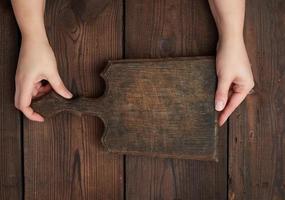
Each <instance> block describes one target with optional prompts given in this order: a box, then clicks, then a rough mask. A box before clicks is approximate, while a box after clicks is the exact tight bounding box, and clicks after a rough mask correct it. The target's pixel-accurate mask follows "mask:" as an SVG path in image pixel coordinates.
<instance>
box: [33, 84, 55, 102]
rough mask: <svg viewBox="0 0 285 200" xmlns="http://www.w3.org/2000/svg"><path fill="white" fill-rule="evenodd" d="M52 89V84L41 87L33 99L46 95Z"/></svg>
mask: <svg viewBox="0 0 285 200" xmlns="http://www.w3.org/2000/svg"><path fill="white" fill-rule="evenodd" d="M50 90H51V86H50V84H48V85H44V86H42V87H40V88H39V89H38V91H37V94H36V95H35V96H34V97H33V99H38V98H40V97H42V96H44V95H46V94H47V93H49V92H50Z"/></svg>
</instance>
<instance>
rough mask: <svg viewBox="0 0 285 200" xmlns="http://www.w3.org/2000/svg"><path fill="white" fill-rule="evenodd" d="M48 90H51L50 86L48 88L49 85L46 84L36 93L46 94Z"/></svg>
mask: <svg viewBox="0 0 285 200" xmlns="http://www.w3.org/2000/svg"><path fill="white" fill-rule="evenodd" d="M50 90H51V86H50V84H47V85H43V86H41V87H40V88H39V89H38V92H41V93H48V92H49V91H50Z"/></svg>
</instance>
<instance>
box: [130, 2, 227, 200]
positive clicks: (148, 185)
mask: <svg viewBox="0 0 285 200" xmlns="http://www.w3.org/2000/svg"><path fill="white" fill-rule="evenodd" d="M125 30H126V33H125V47H126V49H125V55H126V58H157V57H176V56H196V55H198V56H202V55H207V56H209V55H214V54H215V47H216V42H217V32H216V28H215V24H214V21H213V19H212V16H211V13H210V9H209V7H208V2H207V1H206V0H205V1H195V0H192V1H189V0H183V1H175V0H136V1H133V0H127V1H126V27H125ZM189 84H191V83H189ZM218 135H219V136H220V140H219V149H218V150H219V153H220V155H221V159H220V161H219V162H218V163H215V162H203V161H192V160H178V159H154V158H145V157H139V156H127V157H126V199H143V200H144V199H202V200H203V199H205V200H208V199H218V200H221V199H226V198H227V162H226V158H227V155H226V151H227V150H226V148H227V145H226V143H227V142H226V141H227V138H226V126H224V128H223V129H220V130H219V132H218Z"/></svg>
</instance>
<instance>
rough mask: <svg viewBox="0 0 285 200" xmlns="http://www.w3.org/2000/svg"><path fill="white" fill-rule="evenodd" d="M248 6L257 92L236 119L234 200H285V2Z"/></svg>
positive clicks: (231, 186) (233, 126)
mask: <svg viewBox="0 0 285 200" xmlns="http://www.w3.org/2000/svg"><path fill="white" fill-rule="evenodd" d="M246 2H247V5H246V7H247V9H246V21H245V42H246V46H247V49H248V53H249V57H250V61H251V64H252V68H253V72H254V77H255V85H256V86H255V88H254V91H255V92H254V93H252V94H251V95H249V96H248V97H247V99H246V101H245V102H244V103H243V104H242V105H241V106H240V107H239V109H238V110H237V111H236V112H235V113H234V114H233V115H232V116H231V118H230V130H229V131H230V136H231V137H230V140H229V141H230V143H229V144H230V146H229V153H230V155H229V180H230V181H229V199H231V200H253V199H254V200H257V199H258V200H269V199H270V200H271V199H272V200H284V199H285V148H284V147H285V34H284V33H285V1H284V0H270V1H265V0H262V1H260V0H251V1H246Z"/></svg>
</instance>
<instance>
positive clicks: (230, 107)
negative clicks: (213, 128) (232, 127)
mask: <svg viewBox="0 0 285 200" xmlns="http://www.w3.org/2000/svg"><path fill="white" fill-rule="evenodd" d="M247 94H248V92H240V93H233V95H232V96H231V97H230V100H229V102H228V104H227V106H226V107H225V109H224V110H223V112H222V113H221V114H220V117H219V125H220V126H222V125H223V124H224V123H225V121H226V120H227V119H228V118H229V116H230V115H231V114H232V112H233V111H234V110H235V109H236V108H237V107H238V106H239V105H240V104H241V102H242V101H243V100H244V99H245V97H246V96H247Z"/></svg>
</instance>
